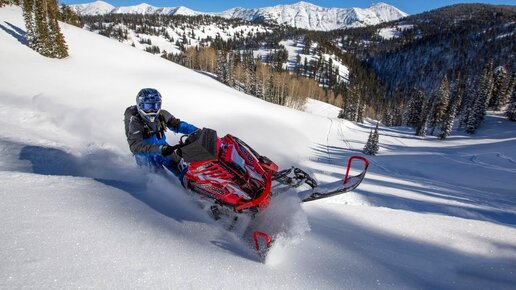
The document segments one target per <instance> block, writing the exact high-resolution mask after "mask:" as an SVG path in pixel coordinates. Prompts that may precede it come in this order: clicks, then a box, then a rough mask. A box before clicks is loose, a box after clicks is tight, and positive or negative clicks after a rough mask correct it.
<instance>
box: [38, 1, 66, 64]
mask: <svg viewBox="0 0 516 290" xmlns="http://www.w3.org/2000/svg"><path fill="white" fill-rule="evenodd" d="M37 1H38V0H37ZM47 9H48V10H47V11H48V28H49V37H50V42H51V48H50V51H51V52H50V54H51V56H52V57H54V58H65V57H67V56H68V46H67V45H66V42H65V39H64V35H63V33H61V29H60V28H59V23H58V21H57V20H58V18H59V6H58V5H57V1H56V0H47Z"/></svg>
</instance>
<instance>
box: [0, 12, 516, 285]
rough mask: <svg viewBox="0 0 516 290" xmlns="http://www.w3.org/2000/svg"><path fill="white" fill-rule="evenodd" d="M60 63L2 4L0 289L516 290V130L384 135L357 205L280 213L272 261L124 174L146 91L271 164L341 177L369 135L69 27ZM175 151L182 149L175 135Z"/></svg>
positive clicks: (265, 220) (270, 225)
mask: <svg viewBox="0 0 516 290" xmlns="http://www.w3.org/2000/svg"><path fill="white" fill-rule="evenodd" d="M61 25H62V29H63V33H64V35H65V37H66V40H67V43H68V45H69V49H70V56H69V57H68V58H66V59H63V60H55V59H48V58H44V57H42V56H40V55H38V54H37V53H35V52H34V51H32V50H31V49H29V48H28V47H27V46H26V45H25V43H26V42H25V39H24V33H25V28H24V24H23V17H22V13H21V9H19V8H17V7H12V6H8V7H3V8H0V28H1V29H0V63H1V64H2V65H1V66H0V79H1V80H2V81H1V82H0V152H1V154H0V199H1V200H2V202H1V203H0V223H1V224H2V227H0V260H1V261H2V262H1V263H0V269H1V271H0V288H2V289H15V288H37V289H48V288H59V289H62V288H110V289H127V288H173V289H183V288H192V289H222V288H224V289H241V288H253V289H271V288H274V289H378V288H382V289H452V288H453V289H512V288H513V287H514V285H515V284H516V278H515V275H514V272H515V271H516V268H515V265H516V229H515V225H516V199H515V196H514V188H515V187H516V181H515V179H514V176H515V174H516V152H515V151H516V150H515V149H514V148H516V126H515V124H514V123H510V122H508V121H506V120H505V119H503V118H501V117H497V116H488V117H487V122H486V124H485V125H484V126H483V128H482V129H481V130H480V132H479V133H478V135H477V136H475V137H471V136H462V135H461V134H454V135H453V136H452V137H451V138H450V140H449V141H447V142H440V141H438V140H435V139H433V138H429V139H421V140H420V139H418V138H415V137H413V136H412V133H411V132H409V130H408V129H403V128H401V129H400V128H381V132H380V142H381V150H380V155H379V156H377V157H371V158H370V161H371V167H370V170H369V173H368V174H367V176H366V180H365V181H364V183H363V184H362V185H361V186H360V188H359V189H357V190H356V191H354V192H353V193H350V194H347V195H343V196H339V197H333V198H329V199H327V200H321V201H318V202H313V203H311V204H304V205H302V206H300V205H297V204H296V202H295V198H286V199H280V200H274V202H273V204H272V205H271V207H270V208H269V209H268V210H267V211H266V212H264V213H263V215H261V216H260V220H259V223H258V224H257V226H259V227H261V228H262V229H264V230H265V231H268V230H270V229H280V230H281V232H283V233H284V234H283V236H282V237H279V238H278V242H277V243H276V244H275V245H274V246H273V247H272V248H271V252H270V255H269V257H268V259H267V260H266V261H265V263H264V264H262V263H260V262H259V259H258V257H257V255H256V254H255V253H254V252H253V251H252V250H250V247H249V245H248V244H247V243H246V242H244V241H242V240H241V239H240V238H239V237H238V236H237V235H236V234H234V233H230V232H227V231H225V230H223V229H222V228H221V227H219V226H218V225H217V224H215V222H213V221H212V220H211V219H210V218H209V217H208V215H207V214H206V213H205V212H203V211H202V210H200V209H199V208H198V206H197V205H196V204H195V203H194V202H193V201H192V200H191V199H190V198H189V197H188V196H187V195H185V192H184V191H183V190H182V189H181V188H180V187H179V186H178V185H177V183H176V182H174V181H169V180H166V179H164V178H163V177H160V176H157V175H154V174H149V173H146V172H144V171H141V170H140V169H138V168H136V166H135V165H134V160H133V158H132V156H131V155H130V153H129V150H128V146H127V144H126V141H125V135H124V128H123V124H122V123H123V122H122V118H123V117H122V116H123V112H124V109H125V108H126V107H127V106H129V105H131V104H133V102H134V98H135V95H136V93H137V91H138V90H139V89H140V88H142V87H155V88H157V89H159V90H160V91H161V93H162V94H163V96H164V100H163V106H164V108H166V109H168V110H170V111H171V112H172V113H173V114H175V115H176V116H177V117H179V118H182V119H184V120H187V121H189V122H191V123H194V124H196V125H198V126H206V127H211V128H215V129H217V130H218V131H219V133H220V134H221V135H222V134H225V133H229V132H231V133H233V134H235V135H237V136H239V137H241V138H242V139H243V140H245V141H246V142H247V143H249V144H250V145H252V146H253V147H254V148H255V149H256V150H257V151H259V152H260V153H262V154H264V155H267V156H268V157H270V158H271V159H273V160H275V161H277V162H278V163H279V165H280V166H281V167H283V168H284V167H287V166H289V165H295V166H299V167H302V168H305V169H306V170H307V171H310V172H311V173H313V175H314V176H315V177H316V178H317V179H318V180H319V181H329V180H336V179H337V178H341V176H342V174H343V173H344V169H343V168H342V164H343V163H345V162H346V160H347V158H348V157H349V156H350V155H351V154H360V153H359V151H360V150H361V148H362V147H363V146H364V143H365V141H366V139H367V135H368V134H369V130H370V128H371V127H372V126H373V125H374V124H372V123H367V124H354V123H351V122H347V121H344V120H339V119H335V118H333V117H332V115H333V113H332V112H335V111H336V110H337V108H335V107H331V106H328V105H325V104H322V103H319V102H317V101H311V102H310V103H309V108H307V111H310V112H312V113H306V112H300V111H295V110H291V109H288V108H285V107H280V106H276V105H272V104H270V103H266V102H263V101H261V100H259V99H257V98H254V97H251V96H248V95H245V94H243V93H240V92H237V91H235V90H233V89H231V88H229V87H227V86H224V85H223V84H221V83H219V82H217V81H216V80H213V79H212V78H211V77H209V76H205V75H202V74H199V73H196V72H194V71H191V70H188V69H186V68H184V67H181V66H178V65H175V64H173V63H171V62H168V61H166V60H164V59H162V58H160V57H158V56H154V55H151V54H148V53H145V52H142V51H140V50H138V49H135V48H131V47H130V46H127V45H124V44H121V43H118V42H117V41H114V40H111V39H108V38H105V37H102V36H99V35H97V34H94V33H91V32H88V31H85V30H82V29H78V28H76V27H73V26H69V25H66V24H61ZM168 137H169V140H170V141H171V142H173V141H176V140H177V139H178V136H176V135H169V136H168Z"/></svg>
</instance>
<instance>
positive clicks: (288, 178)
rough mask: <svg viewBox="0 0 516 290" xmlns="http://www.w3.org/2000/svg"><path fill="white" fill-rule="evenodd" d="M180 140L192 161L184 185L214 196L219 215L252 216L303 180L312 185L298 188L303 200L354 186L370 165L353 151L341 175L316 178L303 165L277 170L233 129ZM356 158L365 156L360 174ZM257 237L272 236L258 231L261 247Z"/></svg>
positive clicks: (201, 132) (214, 212) (185, 156)
mask: <svg viewBox="0 0 516 290" xmlns="http://www.w3.org/2000/svg"><path fill="white" fill-rule="evenodd" d="M185 138H186V139H185ZM180 144H181V149H180V155H181V156H182V157H183V160H184V161H185V162H186V163H187V164H189V165H188V168H187V170H186V173H185V174H184V177H183V180H182V183H183V186H184V187H185V188H186V189H188V190H190V191H193V192H195V193H197V194H199V195H201V196H202V197H206V198H207V199H208V200H210V204H211V208H210V209H211V213H212V215H213V217H214V218H215V219H216V220H217V219H219V218H220V216H221V213H223V212H228V211H229V212H234V213H238V214H247V215H249V216H251V217H254V215H255V214H257V213H259V212H260V211H262V210H264V209H265V208H267V206H268V205H269V203H270V201H271V198H272V197H273V196H275V195H277V194H280V193H282V192H286V191H287V190H289V189H291V188H298V187H300V186H301V185H307V187H308V188H309V189H308V190H304V191H301V192H298V195H299V197H300V198H301V201H302V202H308V201H314V200H318V199H321V198H326V197H330V196H334V195H338V194H342V193H345V192H348V191H351V190H353V189H355V188H356V187H357V186H358V185H359V184H360V183H361V182H362V180H363V179H364V176H365V174H366V171H367V167H368V161H367V159H366V158H364V157H360V156H352V157H350V158H349V160H348V165H347V171H346V175H345V176H344V180H343V181H342V180H341V181H336V182H333V183H328V184H318V183H317V182H316V180H315V179H313V178H312V177H310V175H308V174H307V173H306V172H304V171H303V170H301V169H299V168H295V167H292V168H289V169H286V170H278V165H276V164H275V163H274V162H273V161H271V160H270V159H269V158H267V157H265V156H263V155H260V154H258V153H257V152H256V151H255V150H253V148H251V147H250V146H249V145H247V144H246V143H244V142H243V141H242V140H240V139H239V138H237V137H235V136H232V135H229V134H228V135H226V136H224V137H222V138H219V137H217V133H216V131H215V130H212V129H208V128H204V129H202V130H198V131H197V132H195V133H194V134H192V135H189V136H186V135H185V136H183V137H182V138H181V141H180ZM354 160H359V161H361V162H363V163H364V168H363V170H362V172H361V173H360V174H358V175H356V176H349V172H350V168H351V164H352V163H353V161H354ZM259 238H263V239H264V241H265V242H266V245H267V246H269V245H270V243H271V240H272V239H271V238H270V237H269V236H268V235H267V234H265V233H262V232H255V233H254V234H253V239H254V243H255V246H256V248H257V250H258V251H260V249H259V243H258V239H259Z"/></svg>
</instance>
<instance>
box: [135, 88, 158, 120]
mask: <svg viewBox="0 0 516 290" xmlns="http://www.w3.org/2000/svg"><path fill="white" fill-rule="evenodd" d="M136 106H137V107H138V112H139V113H140V115H141V116H142V118H143V119H144V120H146V121H147V122H151V123H152V122H154V121H155V120H156V117H157V116H158V114H159V111H160V110H161V94H160V93H159V92H158V91H157V90H156V89H151V88H145V89H141V90H140V92H138V95H137V96H136Z"/></svg>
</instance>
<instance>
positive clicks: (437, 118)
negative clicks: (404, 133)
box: [430, 77, 450, 135]
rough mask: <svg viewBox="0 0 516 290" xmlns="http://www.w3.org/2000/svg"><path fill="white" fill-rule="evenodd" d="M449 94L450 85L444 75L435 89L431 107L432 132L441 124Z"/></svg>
mask: <svg viewBox="0 0 516 290" xmlns="http://www.w3.org/2000/svg"><path fill="white" fill-rule="evenodd" d="M449 95H450V85H449V83H448V78H447V77H444V79H443V80H442V81H441V84H440V85H439V88H438V89H437V92H436V94H435V97H434V103H433V107H432V115H431V116H430V126H431V127H432V133H430V134H432V135H433V134H434V131H435V128H436V127H437V126H438V125H439V124H441V122H442V121H443V119H444V115H445V114H446V108H447V107H448V98H449Z"/></svg>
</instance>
